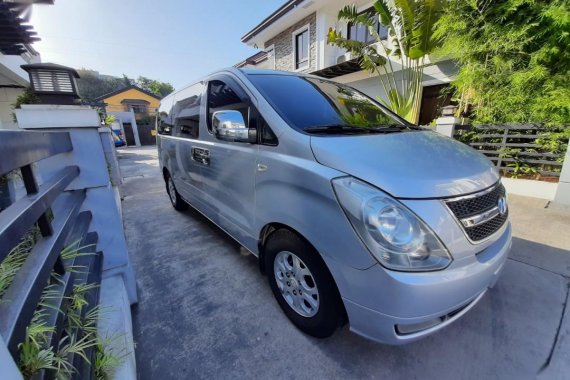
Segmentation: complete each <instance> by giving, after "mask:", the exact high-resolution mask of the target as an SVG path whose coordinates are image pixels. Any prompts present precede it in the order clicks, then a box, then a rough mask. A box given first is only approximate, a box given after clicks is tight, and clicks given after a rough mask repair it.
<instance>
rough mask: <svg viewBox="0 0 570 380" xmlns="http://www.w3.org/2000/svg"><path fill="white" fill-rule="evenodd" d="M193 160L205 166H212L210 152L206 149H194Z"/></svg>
mask: <svg viewBox="0 0 570 380" xmlns="http://www.w3.org/2000/svg"><path fill="white" fill-rule="evenodd" d="M192 160H194V161H196V162H199V163H201V164H203V165H210V151H209V150H208V149H204V148H197V147H194V146H193V147H192Z"/></svg>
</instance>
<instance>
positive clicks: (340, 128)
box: [304, 124, 405, 134]
mask: <svg viewBox="0 0 570 380" xmlns="http://www.w3.org/2000/svg"><path fill="white" fill-rule="evenodd" d="M404 128H405V127H404V126H398V125H396V124H394V125H386V126H381V127H380V126H378V127H361V126H351V125H345V124H331V125H316V126H313V127H307V128H305V129H304V131H305V132H309V133H331V134H332V133H391V132H400V131H402V129H404Z"/></svg>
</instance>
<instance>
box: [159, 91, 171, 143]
mask: <svg viewBox="0 0 570 380" xmlns="http://www.w3.org/2000/svg"><path fill="white" fill-rule="evenodd" d="M173 101H174V97H172V96H169V97H166V98H164V99H162V100H161V101H160V107H159V108H158V112H157V113H156V131H157V132H158V134H159V135H172V133H173V131H174V125H173V121H172V115H171V113H172V106H173V105H174V104H173Z"/></svg>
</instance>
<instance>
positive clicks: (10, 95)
mask: <svg viewBox="0 0 570 380" xmlns="http://www.w3.org/2000/svg"><path fill="white" fill-rule="evenodd" d="M33 3H42V4H53V0H35V1H32V0H30V1H27V2H12V1H5V0H0V129H14V128H17V124H16V122H15V120H14V116H13V113H14V103H15V102H16V99H17V98H18V96H20V95H21V94H22V93H23V92H24V91H25V89H26V88H27V87H28V86H29V85H30V82H29V79H28V78H29V77H28V74H27V73H26V72H25V71H24V70H22V68H21V67H20V66H21V65H25V64H32V63H38V62H40V55H39V53H38V52H37V51H36V50H34V48H33V47H32V46H31V44H33V43H34V42H35V41H39V38H38V36H37V35H36V32H34V30H33V28H32V27H31V26H30V25H29V24H27V23H28V21H29V17H30V12H31V8H32V4H33Z"/></svg>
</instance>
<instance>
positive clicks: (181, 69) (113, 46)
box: [30, 0, 285, 88]
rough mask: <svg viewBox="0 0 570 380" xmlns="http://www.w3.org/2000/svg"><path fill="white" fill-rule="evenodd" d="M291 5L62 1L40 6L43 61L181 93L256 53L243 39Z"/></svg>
mask: <svg viewBox="0 0 570 380" xmlns="http://www.w3.org/2000/svg"><path fill="white" fill-rule="evenodd" d="M284 2H285V0H257V1H255V0H201V1H197V0H56V1H55V3H54V4H53V5H34V7H33V11H32V18H31V20H30V24H31V25H33V27H34V29H35V30H36V31H37V32H38V36H39V37H40V38H41V41H39V42H36V43H34V44H33V47H34V48H35V49H36V50H37V51H39V52H40V54H41V57H42V62H53V63H58V64H62V65H66V66H71V67H74V68H76V69H79V68H88V69H93V70H96V71H99V72H100V73H101V74H107V75H115V76H122V74H126V75H127V76H128V77H130V78H136V77H138V76H139V75H142V76H145V77H149V78H152V79H158V80H161V81H165V82H170V83H172V85H174V87H175V88H180V87H181V86H183V85H185V84H188V83H190V82H192V81H194V80H196V79H199V78H200V77H202V76H204V75H206V74H208V73H210V72H212V71H215V70H217V69H220V68H223V67H227V66H232V65H234V64H236V63H238V62H240V61H242V60H244V59H245V58H247V57H249V56H250V55H252V54H254V53H255V52H256V49H254V48H251V47H249V46H247V45H245V44H244V43H242V42H241V40H240V38H241V36H243V35H244V34H245V33H247V32H248V31H249V30H251V29H252V28H253V27H254V26H256V25H257V24H258V23H259V22H261V21H262V20H263V19H264V18H265V17H267V16H268V15H269V14H270V13H271V12H273V11H274V10H276V9H277V8H278V7H279V6H280V5H282V4H283V3H284Z"/></svg>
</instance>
